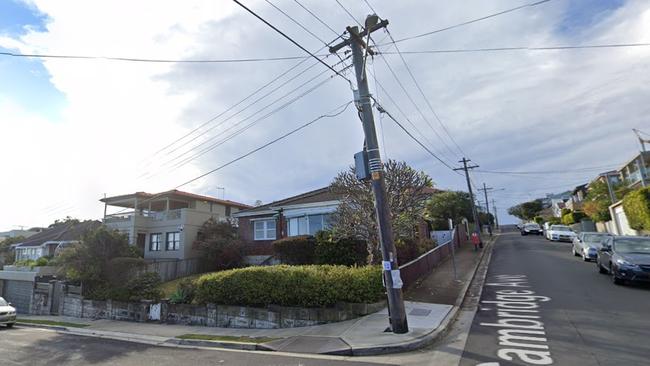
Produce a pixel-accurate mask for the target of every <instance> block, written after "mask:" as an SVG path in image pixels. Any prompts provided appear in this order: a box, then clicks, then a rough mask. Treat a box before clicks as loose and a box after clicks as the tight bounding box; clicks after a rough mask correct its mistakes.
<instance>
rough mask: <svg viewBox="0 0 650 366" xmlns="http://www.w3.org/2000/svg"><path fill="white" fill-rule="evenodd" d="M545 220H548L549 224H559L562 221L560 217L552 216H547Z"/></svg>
mask: <svg viewBox="0 0 650 366" xmlns="http://www.w3.org/2000/svg"><path fill="white" fill-rule="evenodd" d="M546 222H548V224H549V225H559V224H561V223H562V219H561V218H559V217H555V216H553V217H549V218H548V220H547V221H546Z"/></svg>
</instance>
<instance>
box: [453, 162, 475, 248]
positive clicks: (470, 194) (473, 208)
mask: <svg viewBox="0 0 650 366" xmlns="http://www.w3.org/2000/svg"><path fill="white" fill-rule="evenodd" d="M470 161H471V160H469V159H465V158H463V160H461V161H459V163H463V167H462V168H456V169H454V170H464V171H465V179H467V190H468V191H469V200H470V201H471V202H472V216H474V224H475V226H476V228H475V230H474V231H476V235H478V238H479V240H481V222H480V221H479V219H478V212H477V211H476V204H475V203H474V192H473V191H472V182H470V180H469V169H474V168H478V165H472V166H467V163H468V162H470ZM481 243H482V242H481Z"/></svg>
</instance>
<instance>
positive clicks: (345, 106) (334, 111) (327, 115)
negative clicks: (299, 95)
mask: <svg viewBox="0 0 650 366" xmlns="http://www.w3.org/2000/svg"><path fill="white" fill-rule="evenodd" d="M352 102H353V101H349V102H346V103H344V104H341V105H340V106H338V107H336V108H334V109H332V110H331V111H329V112H327V113H325V114H322V115H320V116H318V117H316V118H314V119H312V120H311V121H309V122H306V123H304V124H302V125H300V126H298V127H297V128H294V129H293V130H291V131H289V132H287V133H285V134H283V135H281V136H279V137H277V138H275V139H273V140H271V141H269V142H267V143H265V144H263V145H261V146H259V147H257V148H255V149H253V150H250V151H249V152H247V153H245V154H243V155H240V156H238V157H236V158H234V159H232V160H230V161H228V162H227V163H224V164H222V165H220V166H218V167H216V168H214V169H212V170H210V171H208V172H206V173H203V174H201V175H199V176H197V177H194V178H192V179H190V180H188V181H186V182H184V183H181V184H179V185H177V186H176V187H174V188H172V189H179V188H181V187H184V186H186V185H188V184H190V183H192V182H195V181H197V180H199V179H201V178H203V177H206V176H208V175H210V174H212V173H214V172H217V171H219V170H221V169H223V168H225V167H227V166H229V165H231V164H233V163H235V162H237V161H240V160H242V159H244V158H246V157H248V156H251V155H253V154H254V153H256V152H258V151H260V150H263V149H265V148H267V147H269V146H271V145H273V144H275V143H276V142H278V141H280V140H283V139H285V138H287V137H289V136H291V135H293V134H294V133H296V132H298V131H300V130H302V129H304V128H307V127H309V126H310V125H312V124H314V123H316V122H318V121H320V120H321V119H323V118H332V117H336V116H338V115H340V114H342V113H343V112H345V111H346V110H347V109H348V107H349V106H350V104H352ZM341 108H343V109H342V110H340V111H338V110H339V109H341ZM337 111H338V112H337ZM162 194H164V193H159V194H155V195H153V196H151V197H149V198H147V199H145V200H143V201H142V203H146V202H148V201H151V200H153V199H155V198H158V197H160V196H161V195H162ZM127 210H128V208H125V209H122V210H119V211H117V212H114V213H112V215H117V214H120V213H122V212H125V211H127Z"/></svg>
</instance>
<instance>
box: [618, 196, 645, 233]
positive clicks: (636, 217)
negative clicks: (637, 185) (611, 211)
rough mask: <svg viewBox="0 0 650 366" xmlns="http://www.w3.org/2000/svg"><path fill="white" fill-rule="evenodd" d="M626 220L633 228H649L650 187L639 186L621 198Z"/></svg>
mask: <svg viewBox="0 0 650 366" xmlns="http://www.w3.org/2000/svg"><path fill="white" fill-rule="evenodd" d="M623 210H624V211H625V216H627V222H628V224H629V225H630V227H631V228H632V229H634V230H650V188H641V189H637V190H635V191H632V192H630V193H628V194H627V195H626V196H625V197H624V198H623Z"/></svg>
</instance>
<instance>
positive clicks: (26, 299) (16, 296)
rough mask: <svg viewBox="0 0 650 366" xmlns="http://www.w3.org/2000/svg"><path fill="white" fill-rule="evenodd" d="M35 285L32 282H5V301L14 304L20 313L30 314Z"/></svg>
mask: <svg viewBox="0 0 650 366" xmlns="http://www.w3.org/2000/svg"><path fill="white" fill-rule="evenodd" d="M33 287H34V283H33V282H30V281H15V280H5V284H4V295H3V296H2V297H4V298H5V300H7V301H9V302H10V303H12V304H13V306H14V307H15V308H16V310H17V311H18V312H19V313H29V307H30V304H31V299H32V289H33Z"/></svg>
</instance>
